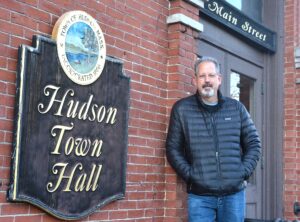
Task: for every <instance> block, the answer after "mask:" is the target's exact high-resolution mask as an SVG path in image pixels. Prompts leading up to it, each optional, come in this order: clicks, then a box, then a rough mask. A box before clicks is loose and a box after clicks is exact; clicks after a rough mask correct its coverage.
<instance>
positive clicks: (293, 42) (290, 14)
mask: <svg viewBox="0 0 300 222" xmlns="http://www.w3.org/2000/svg"><path fill="white" fill-rule="evenodd" d="M299 12H300V2H299V1H295V0H286V1H285V56H284V66H285V67H284V68H285V71H284V93H285V95H284V97H285V99H284V132H285V135H284V150H283V151H284V195H283V196H284V200H283V201H284V204H283V205H284V216H285V218H286V219H296V218H295V216H294V213H293V204H294V202H295V201H298V202H300V128H299V125H300V118H299V115H300V97H299V95H300V85H297V84H296V79H297V78H300V70H299V69H295V63H294V49H295V47H296V46H299V45H300V29H299V22H300V17H299Z"/></svg>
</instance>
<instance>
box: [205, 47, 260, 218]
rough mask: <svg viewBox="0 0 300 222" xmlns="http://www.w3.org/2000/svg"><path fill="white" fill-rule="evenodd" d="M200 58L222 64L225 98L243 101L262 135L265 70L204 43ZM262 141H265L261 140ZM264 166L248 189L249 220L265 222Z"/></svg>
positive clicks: (250, 180) (252, 177) (256, 171)
mask: <svg viewBox="0 0 300 222" xmlns="http://www.w3.org/2000/svg"><path fill="white" fill-rule="evenodd" d="M199 50H200V53H201V54H200V55H199V56H211V57H214V58H216V59H217V60H218V62H219V63H220V68H221V74H222V85H221V91H222V93H223V95H225V96H228V97H232V98H234V99H236V100H239V101H240V102H241V103H243V104H244V105H245V107H246V108H247V110H248V112H249V113H250V115H251V117H252V119H253V121H254V123H255V126H256V128H257V130H258V132H259V134H260V135H262V131H261V130H262V125H263V123H262V107H263V106H262V102H263V101H262V73H263V69H262V67H258V66H256V65H254V64H253V63H251V62H249V61H247V60H245V59H242V58H239V57H238V56H235V55H233V54H231V53H230V52H227V51H225V50H221V49H220V48H216V47H214V46H212V45H210V44H208V43H205V42H201V43H200V45H199ZM261 139H262V138H261ZM262 181H263V180H262V167H261V164H260V162H259V163H258V166H257V167H256V170H255V172H254V174H253V175H252V176H251V177H250V179H249V181H248V186H247V189H246V217H247V218H253V219H262Z"/></svg>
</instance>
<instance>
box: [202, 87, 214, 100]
mask: <svg viewBox="0 0 300 222" xmlns="http://www.w3.org/2000/svg"><path fill="white" fill-rule="evenodd" d="M200 95H201V96H202V97H206V98H210V97H213V96H215V90H214V89H213V87H212V85H208V84H207V85H203V87H202V89H201V91H200Z"/></svg>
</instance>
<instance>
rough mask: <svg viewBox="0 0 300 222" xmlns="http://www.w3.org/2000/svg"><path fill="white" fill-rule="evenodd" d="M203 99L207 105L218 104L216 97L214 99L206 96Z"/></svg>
mask: <svg viewBox="0 0 300 222" xmlns="http://www.w3.org/2000/svg"><path fill="white" fill-rule="evenodd" d="M202 101H203V103H204V104H205V105H208V106H215V105H217V104H218V100H216V99H214V100H207V99H205V98H202Z"/></svg>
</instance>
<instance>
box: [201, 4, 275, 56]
mask: <svg viewBox="0 0 300 222" xmlns="http://www.w3.org/2000/svg"><path fill="white" fill-rule="evenodd" d="M201 12H202V13H204V14H205V15H207V16H209V17H211V18H213V19H214V20H216V21H217V22H219V23H221V24H223V25H225V26H226V27H228V28H230V29H231V30H233V31H235V32H236V33H238V34H239V35H240V36H242V37H244V38H246V39H247V40H249V41H250V42H251V43H253V44H255V45H256V46H258V47H259V48H261V49H262V50H265V51H269V52H275V51H276V33H275V32H273V31H271V30H269V29H268V28H266V27H264V26H263V25H261V24H259V23H258V22H256V21H254V20H253V19H251V18H249V17H248V16H246V15H244V14H243V13H241V12H240V11H239V10H238V9H236V8H234V7H233V6H231V5H230V4H229V3H227V2H225V1H222V0H205V1H204V8H203V9H201Z"/></svg>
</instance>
